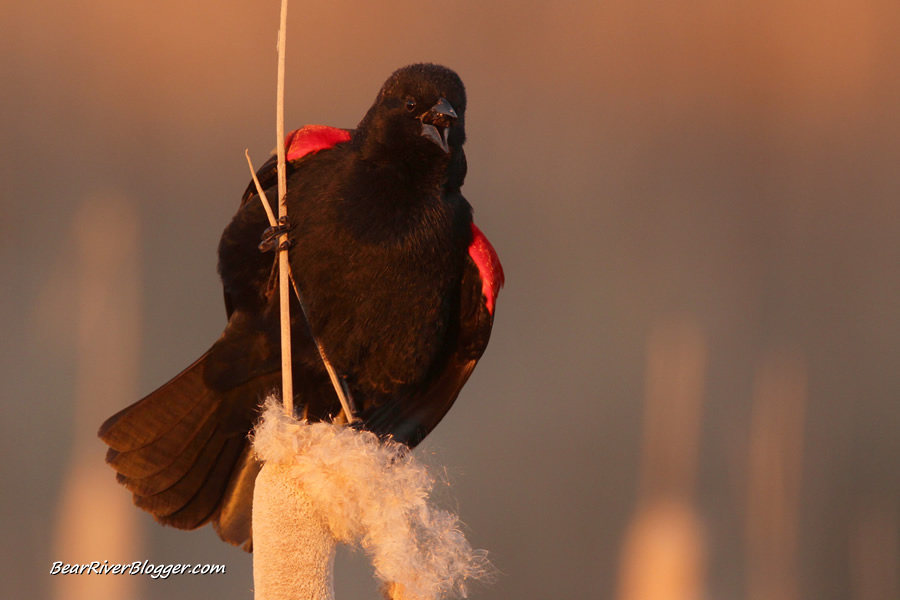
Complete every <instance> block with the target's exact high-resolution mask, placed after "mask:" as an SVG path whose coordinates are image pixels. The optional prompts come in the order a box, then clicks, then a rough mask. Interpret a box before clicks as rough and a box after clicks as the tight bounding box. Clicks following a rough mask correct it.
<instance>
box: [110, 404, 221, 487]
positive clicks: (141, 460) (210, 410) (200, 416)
mask: <svg viewBox="0 0 900 600" xmlns="http://www.w3.org/2000/svg"><path fill="white" fill-rule="evenodd" d="M218 408H219V402H216V401H212V402H208V401H207V402H202V401H200V402H196V405H195V408H194V409H193V410H191V411H190V412H189V413H188V415H187V418H185V419H182V420H181V421H179V422H178V423H177V424H176V425H175V426H173V427H172V429H171V430H170V431H169V432H168V433H166V434H164V435H162V436H160V437H159V439H157V440H156V441H155V442H152V443H150V444H147V445H146V446H142V447H140V448H138V449H136V450H130V451H125V452H121V451H117V450H114V449H112V448H110V449H109V450H108V451H107V453H106V462H107V463H109V464H110V466H112V467H113V468H114V469H115V470H116V471H118V472H119V473H120V474H121V475H124V476H125V477H127V478H129V479H148V478H152V477H153V476H154V475H163V474H164V475H166V476H167V477H168V478H169V479H172V478H173V477H174V479H172V481H171V482H170V484H171V483H174V482H175V481H177V480H178V479H180V478H181V477H182V476H183V475H184V474H185V473H186V472H187V470H188V468H189V467H190V466H191V464H192V463H193V462H194V460H195V459H196V458H197V455H198V454H199V452H200V450H202V449H203V447H204V446H206V444H207V442H209V439H210V438H211V437H212V435H213V433H214V432H215V430H216V419H214V418H212V417H213V415H214V414H215V412H216V410H217V409H218ZM129 489H130V488H129Z"/></svg>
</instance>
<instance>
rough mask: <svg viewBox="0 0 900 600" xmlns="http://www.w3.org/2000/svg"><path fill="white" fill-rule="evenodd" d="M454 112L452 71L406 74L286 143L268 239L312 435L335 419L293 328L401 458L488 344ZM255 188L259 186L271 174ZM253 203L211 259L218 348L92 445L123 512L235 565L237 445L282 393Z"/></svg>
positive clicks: (480, 253)
mask: <svg viewBox="0 0 900 600" xmlns="http://www.w3.org/2000/svg"><path fill="white" fill-rule="evenodd" d="M465 110H466V94H465V88H464V87H463V84H462V81H461V80H460V79H459V77H458V76H457V75H456V73H454V72H453V71H451V70H450V69H447V68H446V67H441V66H438V65H432V64H418V65H411V66H408V67H405V68H402V69H399V70H398V71H396V72H395V73H394V74H393V75H391V77H390V78H389V79H388V80H387V81H386V82H385V84H384V86H383V87H382V88H381V91H380V92H379V94H378V97H377V98H376V100H375V103H374V105H373V106H372V107H371V108H370V109H369V111H368V113H367V114H366V115H365V117H364V118H363V119H362V121H361V122H360V123H359V125H358V126H357V128H356V129H355V130H352V131H350V130H342V129H335V128H330V127H321V126H308V127H304V128H303V129H300V130H298V131H295V132H293V133H292V134H291V135H289V136H288V139H287V140H286V145H287V153H288V164H287V176H288V187H287V202H288V215H289V221H288V224H287V225H285V226H286V227H290V237H291V240H292V242H293V245H292V246H291V248H290V250H289V256H290V264H291V270H292V272H293V276H294V278H295V280H296V283H297V284H298V287H299V289H300V293H301V295H302V297H303V302H304V305H305V307H306V309H307V311H308V315H309V326H307V323H306V321H305V320H304V319H303V316H302V313H301V311H300V307H299V304H298V303H297V301H296V298H294V299H293V300H292V304H293V305H292V307H291V315H292V317H291V318H292V333H291V335H292V343H293V373H294V390H295V394H296V403H297V406H298V413H300V414H301V415H302V416H305V417H306V418H308V419H309V420H311V421H315V420H327V419H330V418H332V417H333V416H335V415H336V414H337V413H338V412H339V411H340V405H339V403H338V400H337V396H336V394H335V392H334V390H333V388H332V385H331V382H330V380H329V379H328V376H327V374H326V371H325V369H324V366H323V363H322V361H321V359H320V356H319V353H318V351H317V348H316V346H315V344H314V342H313V337H312V336H311V335H310V328H311V330H312V335H314V336H315V339H316V340H318V342H319V343H320V344H321V345H322V346H323V347H324V349H325V351H326V353H327V356H328V358H329V359H330V360H331V363H332V364H333V366H334V367H335V369H336V371H337V373H338V374H339V376H340V377H341V379H342V381H343V383H344V385H345V386H346V388H347V389H348V390H349V392H350V394H351V396H352V398H353V400H354V401H355V403H356V407H357V410H358V415H357V416H358V417H359V418H360V420H361V421H360V422H361V426H362V427H363V428H365V429H367V430H370V431H373V432H375V433H377V434H378V435H381V436H391V437H392V438H393V439H395V440H397V441H399V442H402V443H404V444H407V445H408V446H410V447H413V446H415V445H416V444H417V443H419V442H420V441H421V440H422V439H423V438H424V437H425V436H426V435H427V434H428V433H429V432H430V431H431V430H432V429H434V427H435V426H436V425H437V424H438V422H439V421H440V420H441V418H443V416H444V415H445V414H446V412H447V411H448V410H449V409H450V406H451V405H452V404H453V402H454V400H455V399H456V397H457V395H458V394H459V391H460V388H461V387H462V386H463V384H465V382H466V380H467V379H468V378H469V375H470V374H471V373H472V369H474V367H475V363H476V362H477V361H478V359H479V358H480V357H481V354H482V352H484V349H485V347H486V346H487V343H488V339H489V337H490V334H491V326H492V324H493V312H494V303H495V300H496V296H497V292H498V291H499V288H500V287H501V286H502V285H503V271H502V268H501V266H500V262H499V260H498V259H497V255H496V253H495V252H494V249H493V248H492V247H491V245H490V243H488V241H487V239H486V238H485V237H484V235H483V234H482V233H481V232H480V231H479V230H478V228H477V227H476V226H475V225H474V223H473V222H472V208H471V206H470V205H469V203H468V202H467V201H466V199H465V198H464V197H463V195H462V193H461V192H460V188H461V186H462V184H463V180H464V178H465V175H466V157H465V154H464V152H463V148H462V146H463V143H464V142H465V139H466V134H465V123H464V118H465ZM259 175H260V178H261V180H262V181H263V185H264V186H269V187H271V186H272V184H273V183H274V181H275V163H274V159H272V160H270V161H269V162H267V163H266V164H265V165H264V166H263V167H262V168H261V169H260V172H259ZM251 185H252V184H251ZM254 190H255V188H253V187H248V189H247V191H246V192H245V193H244V197H243V199H242V201H241V206H240V208H239V209H238V212H237V214H236V215H235V217H234V219H233V220H232V221H231V223H230V224H229V225H228V227H227V228H226V229H225V232H224V233H223V234H222V240H221V242H220V244H219V274H220V275H221V278H222V283H223V287H224V290H225V308H226V311H227V314H228V324H227V326H226V327H225V331H224V333H223V334H222V336H221V337H220V338H219V340H218V341H217V342H216V343H215V344H213V346H212V347H211V348H210V349H209V350H208V351H207V352H206V353H205V354H204V355H203V356H201V357H200V358H199V359H198V360H197V361H196V362H195V363H194V364H192V365H191V366H190V367H188V368H187V369H186V370H185V371H183V372H182V373H181V374H179V375H178V376H176V377H175V378H174V379H172V380H171V381H170V382H168V383H167V384H165V385H164V386H162V387H161V388H159V389H158V390H156V391H155V392H153V393H151V394H150V395H148V396H147V397H145V398H144V399H142V400H140V401H139V402H137V403H135V404H133V405H132V406H129V407H128V408H126V409H124V410H122V411H121V412H119V413H117V414H115V415H113V416H112V417H110V418H109V419H108V420H107V421H106V422H105V423H104V424H103V425H102V426H101V428H100V432H99V435H100V437H101V439H103V441H104V442H106V443H107V444H108V445H109V446H110V449H109V451H108V454H107V462H109V464H111V465H112V466H113V467H114V468H115V469H116V471H118V475H117V478H118V480H119V482H120V483H122V484H124V485H125V486H126V487H127V488H128V489H129V490H131V491H132V492H133V493H134V501H135V504H137V505H138V506H139V507H141V508H143V509H144V510H146V511H148V512H150V513H152V514H153V516H154V518H156V520H157V521H159V522H161V523H164V524H166V525H172V526H174V527H179V528H182V529H193V528H196V527H199V526H200V525H203V524H204V523H206V522H208V521H212V522H213V524H214V526H215V528H216V531H217V532H218V533H219V535H220V536H221V537H222V539H224V540H226V541H229V542H231V543H233V544H244V545H245V548H246V549H250V542H251V539H250V538H251V533H250V514H251V510H250V509H251V503H252V497H253V484H254V480H255V477H256V474H257V471H258V469H259V466H258V464H257V462H256V460H255V459H254V458H253V456H252V453H251V449H250V445H249V442H248V439H247V434H248V432H249V431H250V430H251V428H252V427H253V424H254V422H255V420H256V419H257V417H258V411H259V405H260V402H261V400H262V398H263V397H264V396H265V395H266V394H267V393H269V392H271V391H273V390H278V389H280V378H281V364H280V341H279V320H278V319H279V310H278V294H277V293H274V291H275V286H273V285H272V280H273V277H272V275H273V256H274V254H273V253H271V252H268V253H263V252H260V250H259V249H258V246H259V243H260V236H261V233H262V232H263V231H264V230H265V229H266V226H267V225H268V222H267V220H266V216H265V213H264V212H263V208H262V206H261V204H260V201H259V198H258V197H257V195H256V193H255V191H254ZM267 194H268V195H269V197H270V198H274V197H275V193H274V192H273V191H271V190H270V191H268V192H267Z"/></svg>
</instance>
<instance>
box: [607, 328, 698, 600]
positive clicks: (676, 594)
mask: <svg viewBox="0 0 900 600" xmlns="http://www.w3.org/2000/svg"><path fill="white" fill-rule="evenodd" d="M705 372H706V344H705V342H704V339H703V336H702V334H701V333H700V332H699V331H698V329H697V328H696V326H695V325H694V324H693V323H691V322H689V321H686V320H672V321H669V322H665V323H663V324H661V325H660V326H658V327H657V328H656V330H655V331H654V332H653V333H652V335H651V337H650V343H649V347H648V354H647V382H646V397H645V404H644V427H643V431H644V434H643V452H642V464H641V480H640V489H639V494H638V508H637V511H636V513H635V516H634V518H633V519H632V522H631V524H630V525H629V528H628V531H627V533H626V539H625V543H624V547H623V550H622V563H621V572H620V578H619V593H618V597H619V600H693V599H699V598H702V597H703V590H704V580H705V565H706V542H705V537H704V534H703V525H702V522H701V520H700V518H699V516H698V515H697V514H696V511H695V509H694V507H693V502H694V494H695V488H696V480H697V457H698V451H699V440H700V416H701V408H702V400H703V379H704V376H705Z"/></svg>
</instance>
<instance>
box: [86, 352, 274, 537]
mask: <svg viewBox="0 0 900 600" xmlns="http://www.w3.org/2000/svg"><path fill="white" fill-rule="evenodd" d="M208 358H209V353H207V354H204V355H203V356H202V357H200V359H198V360H197V361H196V362H195V363H194V364H193V365H191V366H190V367H188V368H187V369H186V370H184V371H183V372H182V373H181V374H179V375H178V376H177V377H175V378H174V379H172V380H171V381H169V382H168V383H166V384H165V385H164V386H162V387H161V388H159V389H158V390H156V391H155V392H153V393H151V394H149V395H148V396H146V397H145V398H143V399H142V400H140V401H138V402H137V403H135V404H133V405H132V406H130V407H128V408H126V409H124V410H122V411H119V412H118V413H116V414H115V415H113V416H112V417H110V418H109V419H107V421H106V422H105V423H104V424H103V425H102V426H101V427H100V432H99V435H100V438H101V439H102V440H103V441H104V442H106V443H107V444H108V445H109V446H110V448H109V450H108V452H107V462H108V463H109V464H110V465H111V466H112V467H113V468H114V469H115V470H116V471H117V474H116V478H117V480H118V481H119V482H120V483H121V484H123V485H124V486H125V487H126V488H128V489H129V490H130V491H131V492H132V493H133V494H134V503H135V504H136V505H137V506H138V507H140V508H142V509H143V510H146V511H147V512H149V513H151V514H152V515H153V517H154V518H155V519H156V520H157V521H159V522H161V523H163V524H166V525H171V526H173V527H178V528H181V529H194V528H196V527H200V526H201V525H203V524H204V523H206V522H208V521H210V520H212V521H213V522H214V524H215V525H216V530H217V532H218V533H219V535H220V536H221V537H222V539H224V540H226V541H228V542H231V543H233V544H244V546H245V548H247V549H249V545H250V541H249V539H250V535H251V534H250V513H251V503H252V498H253V484H254V481H255V473H256V472H257V471H258V469H259V467H258V465H257V463H256V459H255V458H254V457H253V455H252V451H251V450H250V445H249V442H248V440H247V433H248V432H249V431H250V429H251V428H252V426H253V421H254V419H255V418H256V402H257V401H258V400H259V399H258V398H256V397H255V396H256V394H257V393H258V392H259V390H260V389H267V388H266V387H265V384H266V383H269V379H270V377H269V376H260V377H257V378H254V379H253V380H251V381H248V382H246V383H244V384H242V385H239V386H237V387H235V388H234V389H231V390H227V391H220V390H216V389H213V388H211V387H209V386H208V385H207V384H206V381H205V378H204V371H205V369H206V365H207V360H208ZM271 379H272V381H273V382H274V381H275V380H277V374H275V375H274V376H272V377H271ZM222 515H224V520H223V518H222Z"/></svg>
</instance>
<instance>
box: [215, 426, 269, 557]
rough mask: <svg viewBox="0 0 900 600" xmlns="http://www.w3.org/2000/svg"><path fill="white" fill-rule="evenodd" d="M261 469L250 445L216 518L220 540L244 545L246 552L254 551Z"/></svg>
mask: <svg viewBox="0 0 900 600" xmlns="http://www.w3.org/2000/svg"><path fill="white" fill-rule="evenodd" d="M259 468H260V465H259V461H258V460H256V458H255V457H254V455H253V448H252V447H251V446H250V444H247V446H246V447H245V448H244V451H243V452H241V456H240V457H239V458H238V463H237V466H236V467H235V475H234V476H233V477H232V478H231V481H229V482H228V488H227V489H226V490H225V498H224V499H223V500H222V505H221V506H220V507H219V514H218V515H217V516H216V517H214V518H213V526H214V527H215V529H216V533H218V534H219V537H220V538H222V539H223V540H225V541H227V542H230V543H232V544H234V545H235V546H242V547H243V549H244V550H246V551H247V552H251V551H252V550H253V532H252V527H251V521H252V518H251V517H252V507H253V488H254V487H255V484H256V476H257V475H258V474H259Z"/></svg>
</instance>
